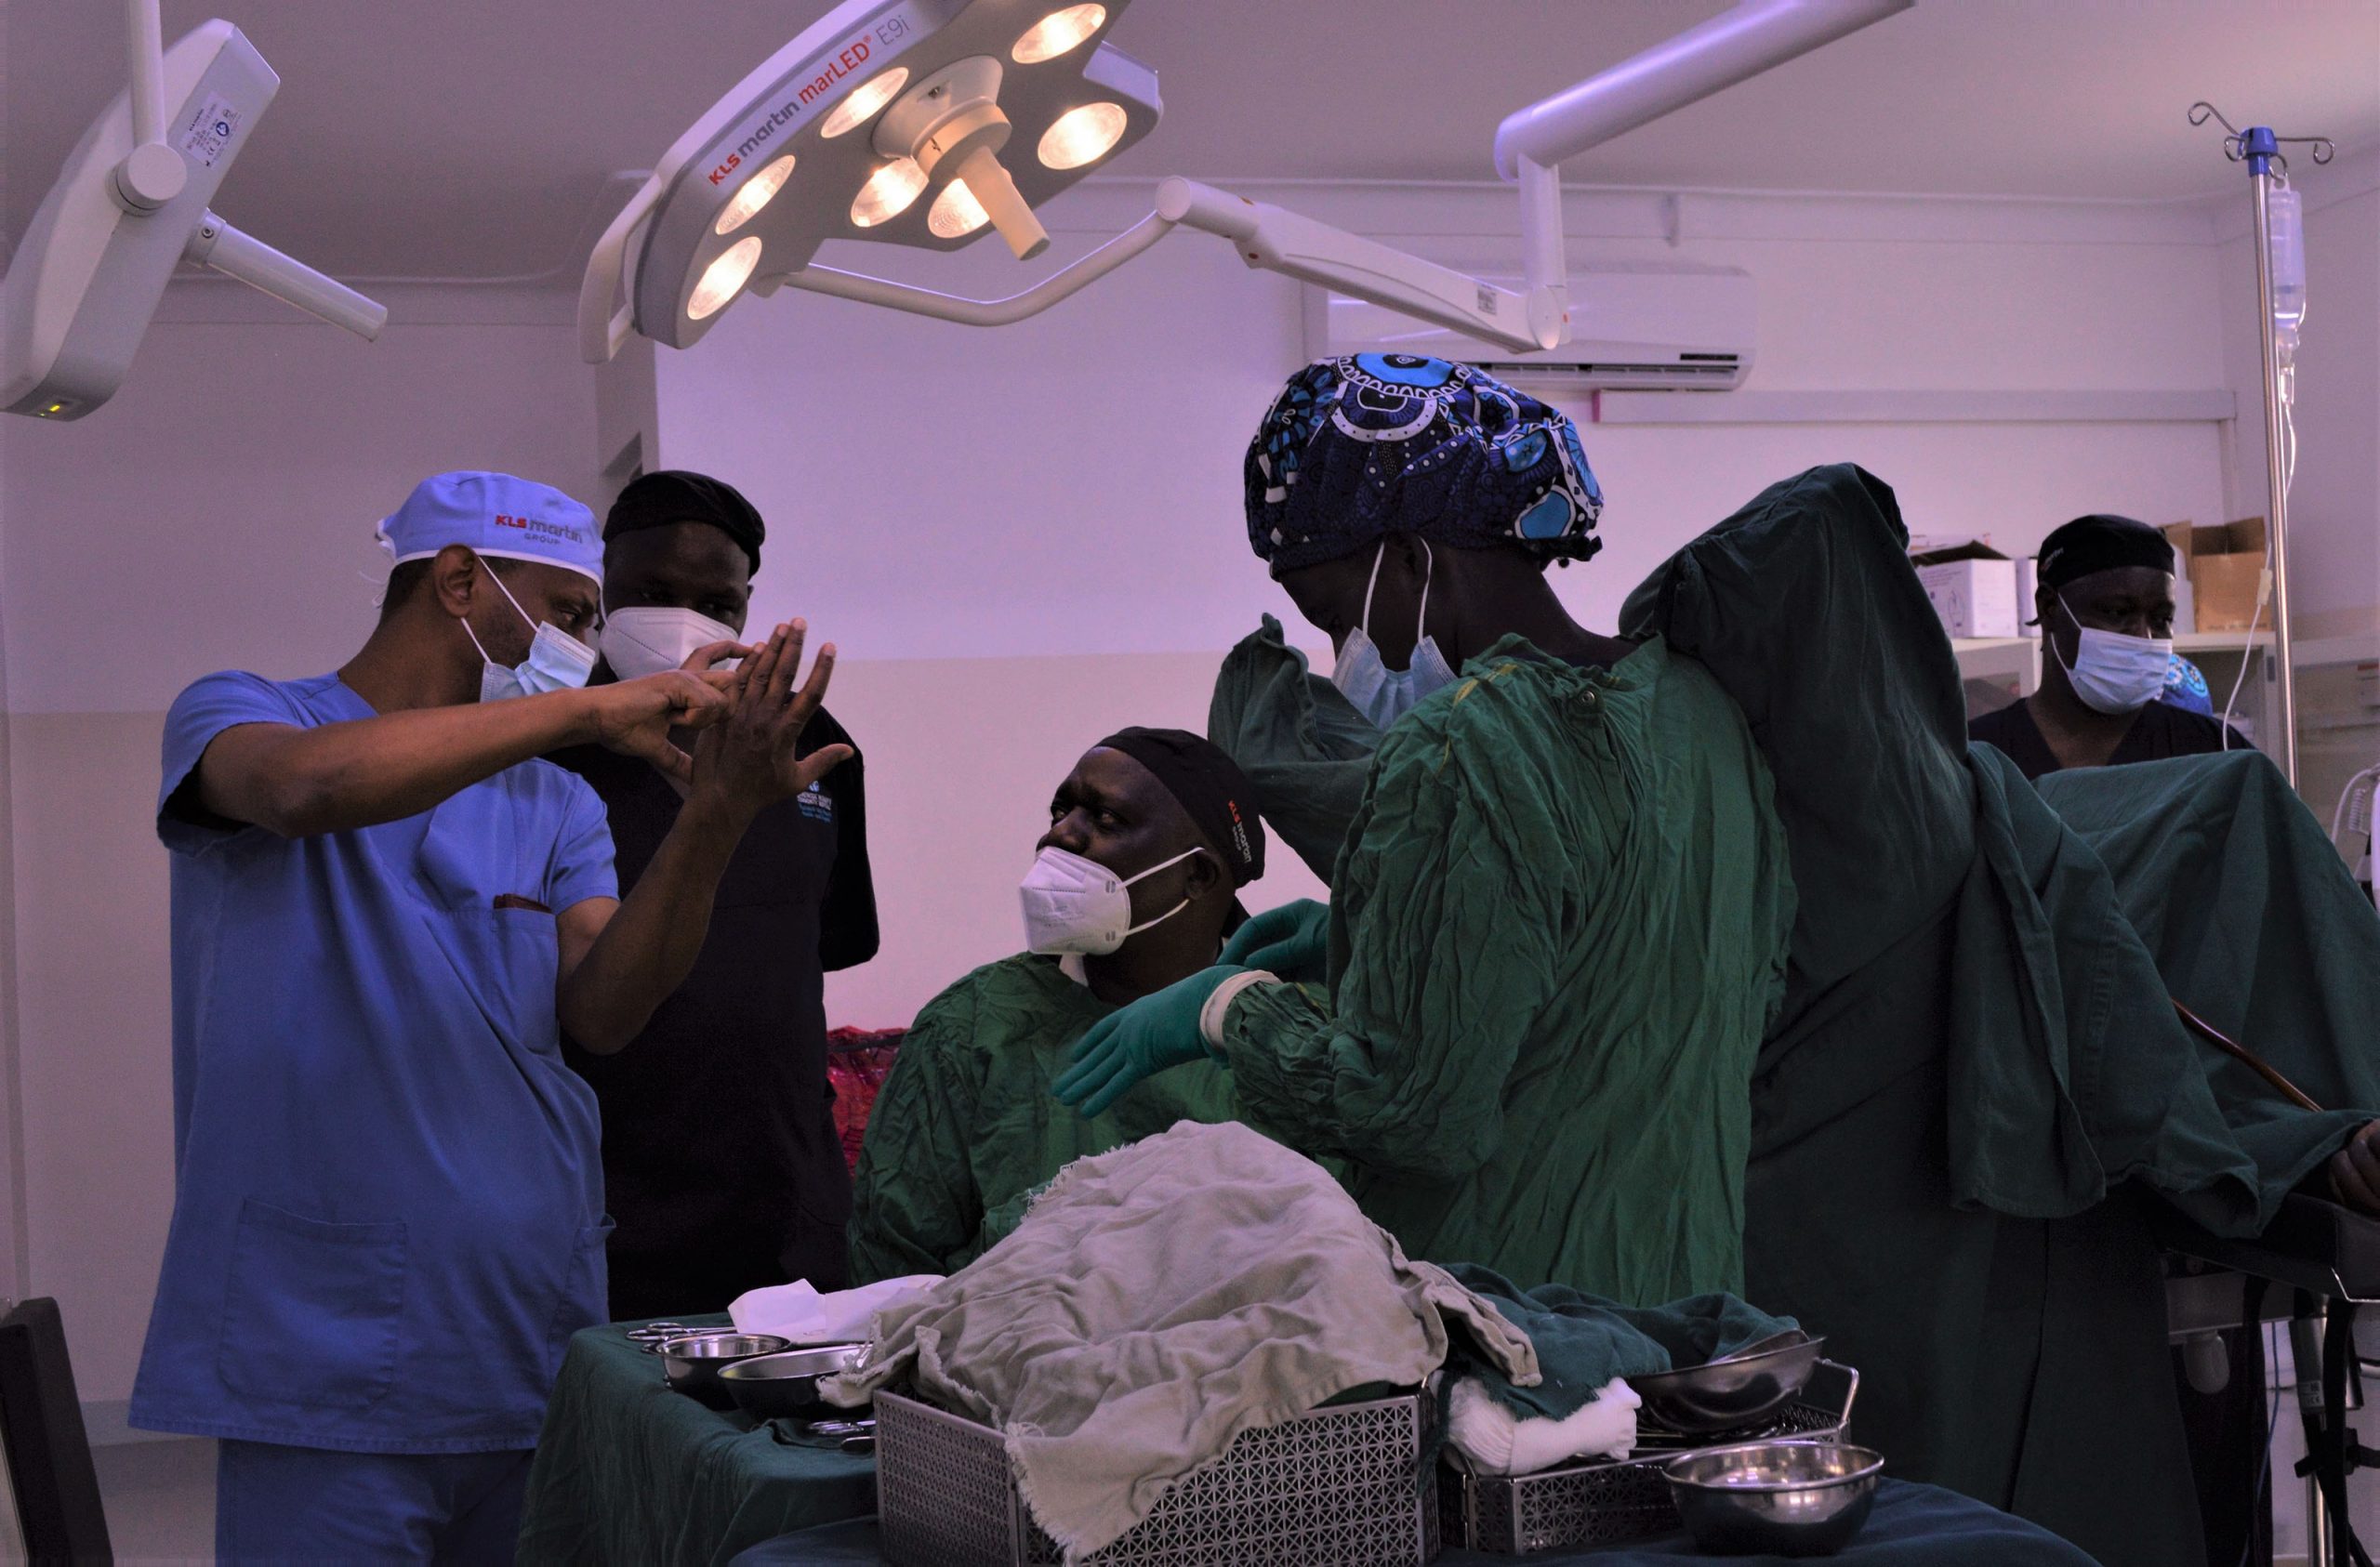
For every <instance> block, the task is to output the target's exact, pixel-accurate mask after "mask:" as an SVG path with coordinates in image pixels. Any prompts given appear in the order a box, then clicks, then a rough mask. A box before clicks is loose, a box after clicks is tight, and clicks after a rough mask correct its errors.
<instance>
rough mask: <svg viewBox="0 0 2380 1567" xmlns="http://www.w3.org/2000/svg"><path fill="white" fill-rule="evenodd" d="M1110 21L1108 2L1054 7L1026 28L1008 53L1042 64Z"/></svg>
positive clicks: (1025, 61)
mask: <svg viewBox="0 0 2380 1567" xmlns="http://www.w3.org/2000/svg"><path fill="white" fill-rule="evenodd" d="M1106 22H1107V7H1104V6H1068V7H1066V8H1065V9H1064V10H1063V11H1051V13H1050V14H1049V15H1048V16H1046V17H1043V18H1042V19H1041V20H1039V21H1037V22H1035V23H1034V24H1033V25H1032V26H1031V27H1029V28H1027V29H1025V36H1024V37H1022V38H1019V39H1018V40H1017V41H1016V46H1015V47H1014V48H1012V49H1011V50H1009V52H1008V57H1009V59H1012V60H1014V61H1016V63H1017V64H1019V65H1038V64H1040V63H1041V62H1042V61H1043V60H1045V59H1057V58H1058V57H1059V56H1060V55H1062V54H1064V53H1066V52H1067V51H1068V50H1070V49H1072V48H1073V47H1074V46H1076V45H1078V44H1079V43H1081V42H1082V41H1083V40H1084V39H1086V38H1088V37H1090V36H1091V34H1092V33H1096V32H1098V31H1099V30H1100V29H1101V28H1102V27H1103V26H1104V25H1106Z"/></svg>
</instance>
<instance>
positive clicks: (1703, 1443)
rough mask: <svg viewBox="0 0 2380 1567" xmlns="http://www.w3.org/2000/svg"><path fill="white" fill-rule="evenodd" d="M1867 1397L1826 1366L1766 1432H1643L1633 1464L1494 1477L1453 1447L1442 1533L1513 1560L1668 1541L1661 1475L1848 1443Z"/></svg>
mask: <svg viewBox="0 0 2380 1567" xmlns="http://www.w3.org/2000/svg"><path fill="white" fill-rule="evenodd" d="M1858 1393H1859V1374H1858V1372H1856V1371H1854V1370H1852V1369H1851V1368H1850V1367H1849V1366H1847V1365H1838V1364H1837V1363H1834V1362H1832V1361H1824V1360H1822V1361H1820V1362H1818V1366H1817V1368H1816V1369H1815V1370H1813V1371H1812V1372H1811V1374H1810V1380H1809V1382H1808V1384H1807V1385H1806V1386H1805V1387H1804V1388H1803V1389H1802V1391H1801V1394H1800V1395H1799V1396H1798V1397H1797V1398H1795V1399H1794V1401H1793V1402H1791V1403H1789V1404H1787V1405H1786V1406H1785V1407H1784V1408H1783V1409H1782V1410H1781V1411H1779V1412H1778V1413H1777V1414H1776V1415H1774V1416H1770V1417H1769V1418H1767V1419H1765V1420H1763V1421H1761V1422H1760V1423H1758V1424H1757V1425H1754V1426H1751V1427H1748V1428H1746V1429H1741V1430H1734V1431H1714V1432H1710V1433H1707V1434H1704V1435H1699V1436H1680V1435H1676V1434H1673V1433H1669V1432H1663V1431H1658V1430H1651V1429H1640V1430H1639V1431H1638V1433H1637V1440H1636V1452H1635V1455H1634V1456H1633V1457H1630V1458H1625V1459H1620V1460H1610V1459H1606V1460H1603V1461H1600V1462H1596V1463H1585V1464H1572V1465H1567V1466H1565V1467H1563V1468H1555V1469H1540V1470H1539V1471H1538V1472H1537V1473H1535V1474H1524V1475H1488V1474H1480V1473H1477V1472H1475V1471H1474V1470H1473V1469H1471V1468H1469V1467H1468V1466H1467V1465H1465V1463H1464V1462H1463V1459H1462V1455H1461V1454H1459V1453H1457V1452H1456V1451H1455V1450H1454V1449H1453V1448H1451V1447H1449V1448H1448V1449H1447V1460H1446V1463H1445V1465H1444V1466H1443V1467H1442V1468H1441V1469H1440V1470H1439V1477H1438V1500H1439V1508H1440V1512H1441V1514H1442V1521H1441V1528H1442V1530H1443V1532H1444V1533H1445V1534H1446V1536H1447V1538H1448V1539H1449V1540H1452V1541H1455V1542H1457V1543H1459V1544H1461V1545H1463V1546H1467V1547H1470V1548H1471V1549H1473V1550H1487V1551H1497V1552H1501V1553H1502V1554H1504V1555H1507V1556H1517V1555H1521V1554H1524V1553H1527V1552H1529V1551H1540V1550H1554V1549H1559V1548H1562V1547H1580V1546H1599V1545H1607V1544H1609V1543H1611V1542H1613V1541H1617V1540H1633V1539H1636V1538H1638V1537H1639V1536H1642V1535H1646V1534H1666V1533H1668V1532H1670V1531H1671V1530H1673V1529H1677V1528H1680V1527H1682V1526H1683V1525H1682V1522H1681V1521H1680V1520H1679V1518H1678V1515H1677V1508H1676V1506H1675V1505H1674V1504H1673V1503H1672V1502H1671V1500H1670V1489H1669V1482H1668V1481H1665V1480H1664V1479H1662V1478H1661V1466H1663V1465H1664V1464H1666V1463H1668V1462H1669V1461H1670V1460H1671V1459H1672V1458H1674V1457H1676V1456H1677V1455H1679V1454H1681V1453H1690V1452H1694V1451H1696V1450H1697V1449H1699V1448H1705V1447H1726V1446H1731V1445H1733V1444H1734V1443H1737V1442H1761V1441H1767V1440H1773V1439H1776V1438H1778V1437H1832V1436H1840V1435H1842V1434H1843V1428H1844V1426H1845V1423H1846V1422H1847V1421H1849V1420H1850V1418H1851V1405H1852V1402H1853V1401H1854V1400H1855V1399H1857V1398H1858Z"/></svg>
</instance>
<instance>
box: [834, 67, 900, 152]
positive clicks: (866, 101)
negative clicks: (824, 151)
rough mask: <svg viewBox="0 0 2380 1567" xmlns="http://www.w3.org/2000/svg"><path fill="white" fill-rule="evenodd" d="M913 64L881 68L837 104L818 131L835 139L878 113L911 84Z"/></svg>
mask: <svg viewBox="0 0 2380 1567" xmlns="http://www.w3.org/2000/svg"><path fill="white" fill-rule="evenodd" d="M908 84H909V68H908V67H907V66H906V65H896V66H894V67H893V69H892V70H890V71H879V72H877V73H876V74H875V75H873V76H871V77H869V78H868V79H867V80H866V81H865V82H862V83H861V84H860V85H859V86H857V87H855V88H853V90H852V95H851V97H849V98H847V99H843V101H842V102H840V103H838V104H837V105H835V108H834V112H832V113H829V114H828V115H827V116H826V124H824V125H820V126H819V127H818V134H819V135H820V136H823V137H825V138H827V139H828V140H830V141H831V140H833V139H834V138H836V137H839V136H840V135H842V134H843V133H844V132H845V131H847V130H851V129H853V128H854V127H856V126H858V125H862V124H864V123H866V121H868V120H871V119H874V118H875V117H876V112H877V111H878V110H879V109H881V108H883V107H884V106H885V105H886V104H888V103H890V102H892V101H893V97H894V95H895V94H897V93H899V92H900V90H901V89H902V88H903V87H905V86H908Z"/></svg>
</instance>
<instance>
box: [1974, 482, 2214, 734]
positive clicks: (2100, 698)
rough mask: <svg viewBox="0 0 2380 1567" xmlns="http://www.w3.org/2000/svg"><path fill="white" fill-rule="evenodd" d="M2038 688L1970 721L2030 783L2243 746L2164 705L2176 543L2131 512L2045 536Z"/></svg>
mask: <svg viewBox="0 0 2380 1567" xmlns="http://www.w3.org/2000/svg"><path fill="white" fill-rule="evenodd" d="M2033 610H2034V613H2035V614H2036V615H2037V616H2038V617H2039V620H2040V625H2041V628H2042V683H2041V689H2040V690H2039V691H2034V692H2033V694H2032V695H2030V696H2029V697H2026V698H2025V699H2024V700H2022V701H2020V702H2017V703H2016V704H2012V705H2010V706H2007V707H2003V708H2002V709H2001V710H2000V711H1999V712H1997V713H1989V714H1986V715H1985V716H1984V717H1982V718H1977V719H1976V720H1975V721H1974V722H1973V723H1971V724H1969V725H1968V726H1967V734H1968V737H1969V738H1970V739H1975V740H1980V741H1984V742H1986V743H1987V744H1991V745H1995V746H1998V747H1999V748H2000V749H2001V750H2002V751H2003V752H2004V753H2006V754H2007V757H2008V759H2009V760H2010V761H2012V762H2015V763H2016V767H2017V770H2019V771H2021V772H2023V773H2024V775H2025V776H2026V777H2027V778H2033V779H2038V778H2040V777H2042V776H2043V774H2045V773H2051V772H2056V771H2058V770H2062V769H2065V768H2071V767H2108V766H2113V765H2119V764H2122V763H2124V762H2148V761H2162V759H2164V758H2165V757H2193V756H2200V755H2202V754H2204V753H2206V752H2210V751H2223V750H2233V751H2245V750H2247V749H2249V748H2250V747H2249V744H2248V742H2247V740H2246V739H2245V738H2244V737H2243V736H2241V733H2240V731H2237V730H2231V731H2229V744H2228V745H2227V744H2225V733H2226V731H2225V726H2224V724H2223V723H2222V721H2221V720H2220V719H2217V718H2209V717H2208V716H2207V715H2205V714H2203V713H2195V712H2192V711H2190V710H2189V709H2188V708H2187V707H2182V706H2179V705H2177V704H2175V703H2172V702H2169V701H2166V700H2165V699H2164V692H2165V686H2166V681H2167V678H2169V676H2170V675H2171V673H2172V668H2173V659H2174V546H2172V545H2171V544H2168V543H2167V542H2166V541H2165V535H2164V534H2162V533H2159V532H2158V531H2157V530H2156V529H2154V528H2152V527H2150V526H2149V524H2148V523H2146V522H2135V521H2134V520H2132V519H2131V518H2129V517H2111V516H2092V517H2078V518H2076V519H2075V520H2073V521H2071V522H2069V523H2067V524H2066V525H2065V526H2064V527H2062V528H2060V529H2058V530H2057V531H2056V533H2052V534H2050V536H2049V537H2048V538H2047V539H2045V540H2043V543H2042V553H2041V586H2040V589H2039V591H2038V592H2037V593H2036V594H2035V596H2034V599H2033Z"/></svg>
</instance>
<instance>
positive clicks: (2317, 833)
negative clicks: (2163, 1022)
mask: <svg viewBox="0 0 2380 1567" xmlns="http://www.w3.org/2000/svg"><path fill="white" fill-rule="evenodd" d="M2034 787H2035V788H2037V789H2039V790H2040V791H2041V797H2042V798H2043V799H2044V800H2047V801H2048V802H2049V804H2050V805H2051V807H2052V808H2053V809H2055V810H2056V812H2057V813H2058V815H2059V816H2060V817H2062V818H2063V819H2064V820H2065V822H2066V823H2067V824H2068V825H2069V826H2070V827H2072V828H2073V829H2074V830H2075V831H2076V832H2078V833H2080V834H2082V835H2083V837H2084V839H2085V840H2087V841H2088V842H2089V843H2090V845H2091V848H2092V849H2093V851H2094V852H2096V854H2097V855H2098V857H2099V858H2100V860H2101V861H2102V862H2104V863H2106V865H2107V867H2108V869H2109V872H2110V873H2112V874H2113V876H2115V882H2116V893H2117V896H2118V897H2119V898H2121V899H2122V902H2123V910H2124V917H2125V919H2126V920H2127V921H2128V922H2129V923H2130V924H2131V926H2132V928H2134V929H2135V930H2136V931H2138V932H2139V933H2140V938H2141V940H2142V941H2144V942H2147V943H2148V944H2149V951H2151V952H2153V953H2154V954H2156V955H2157V968H2158V969H2159V971H2160V972H2161V973H2162V974H2163V976H2164V979H2165V984H2166V988H2167V989H2168V990H2169V991H2171V992H2172V994H2174V996H2175V998H2176V999H2178V1000H2180V1001H2182V1002H2183V1003H2185V1004H2186V1005H2188V1007H2189V1008H2190V1009H2191V1010H2192V1011H2194V1012H2196V1013H2198V1015H2199V1016H2200V1017H2202V1018H2203V1019H2205V1020H2206V1021H2208V1022H2210V1023H2212V1024H2214V1025H2215V1027H2216V1028H2218V1029H2220V1030H2222V1031H2223V1032H2224V1033H2225V1034H2229V1035H2230V1036H2231V1037H2232V1038H2233V1039H2235V1040H2237V1041H2238V1042H2239V1043H2241V1044H2242V1045H2244V1046H2246V1047H2248V1048H2249V1049H2251V1050H2253V1051H2254V1052H2255V1053H2256V1054H2257V1055H2258V1056H2261V1057H2262V1058H2264V1060H2266V1061H2268V1062H2269V1063H2270V1064H2271V1065H2273V1066H2274V1067H2277V1068H2278V1069H2280V1071H2281V1074H2282V1075H2283V1076H2285V1077H2287V1078H2288V1079H2289V1080H2290V1081H2291V1082H2293V1083H2294V1084H2296V1085H2297V1086H2298V1087H2299V1088H2301V1089H2303V1090H2304V1091H2305V1092H2306V1093H2307V1095H2308V1096H2309V1097H2311V1098H2312V1099H2313V1100H2314V1102H2315V1103H2317V1104H2321V1105H2346V1106H2371V1105H2380V911H2375V910H2374V909H2373V906H2372V900H2371V899H2370V898H2369V897H2367V896H2366V895H2365V893H2364V891H2363V889H2362V888H2361V887H2360V886H2358V885H2357V884H2356V880H2355V877H2354V876H2353V875H2352V874H2351V873H2350V872H2349V871H2348V870H2347V863H2346V862H2345V861H2344V860H2342V859H2340V858H2339V853H2338V850H2337V849H2334V847H2332V844H2331V836H2330V834H2329V832H2328V831H2327V830H2326V828H2325V826H2324V824H2323V823H2321V822H2320V821H2318V820H2317V819H2316V818H2315V816H2314V814H2313V813H2312V812H2311V811H2309V810H2307V809H2306V806H2305V804H2304V802H2303V801H2301V800H2300V799H2299V798H2298V797H2297V794H2296V792H2295V791H2294V790H2293V789H2291V788H2290V786H2289V783H2288V780H2286V779H2284V778H2283V777H2282V776H2281V770H2280V769H2279V768H2277V767H2275V766H2273V764H2272V762H2271V760H2270V759H2269V758H2268V757H2266V756H2265V754H2264V753H2263V752H2261V751H2234V752H2231V753H2229V754H2228V755H2217V756H2209V757H2176V758H2175V759H2173V760H2171V761H2161V762H2142V763H2139V764H2138V765H2136V766H2133V767H2125V768H2086V769H2079V770H2072V771H2068V772H2053V773H2051V774H2049V775H2048V776H2047V777H2044V778H2043V779H2041V780H2040V781H2039V782H2038V783H2036V784H2034ZM2198 1050H2199V1060H2200V1062H2201V1063H2202V1065H2204V1067H2205V1068H2206V1070H2207V1073H2208V1074H2209V1076H2210V1078H2211V1079H2212V1080H2213V1082H2214V1084H2215V1097H2216V1098H2217V1099H2218V1100H2221V1101H2222V1103H2223V1106H2224V1112H2225V1114H2226V1116H2227V1118H2228V1119H2229V1120H2230V1122H2231V1124H2232V1127H2233V1130H2234V1131H2235V1132H2237V1133H2238V1134H2239V1135H2240V1137H2241V1141H2242V1142H2243V1143H2244V1144H2245V1145H2246V1146H2247V1147H2248V1148H2249V1149H2250V1150H2251V1152H2255V1153H2256V1154H2257V1161H2258V1163H2259V1165H2266V1164H2273V1163H2281V1162H2285V1161H2286V1159H2287V1157H2288V1152H2287V1149H2286V1148H2285V1147H2284V1148H2283V1149H2281V1150H2280V1151H2279V1152H2274V1151H2273V1150H2271V1149H2270V1148H2269V1147H2268V1143H2267V1141H2266V1139H2268V1137H2270V1136H2272V1135H2273V1134H2274V1133H2275V1132H2276V1130H2279V1129H2281V1128H2284V1127H2285V1126H2287V1124H2290V1123H2294V1122H2295V1121H2296V1120H2297V1119H2298V1116H2299V1113H2298V1112H2296V1111H2294V1110H2292V1109H2290V1108H2289V1107H2288V1106H2287V1105H2286V1104H2284V1103H2283V1102H2282V1101H2281V1099H2280V1098H2279V1097H2278V1096H2277V1095H2276V1094H2275V1093H2274V1092H2273V1090H2272V1089H2271V1087H2269V1086H2268V1085H2267V1084H2266V1083H2265V1081H2264V1079H2262V1078H2261V1077H2258V1076H2257V1075H2256V1074H2255V1073H2254V1072H2251V1071H2250V1070H2249V1069H2248V1068H2246V1067H2244V1066H2242V1065H2241V1064H2240V1063H2239V1062H2237V1061H2235V1060H2231V1059H2230V1058H2229V1057H2228V1056H2225V1055H2223V1054H2221V1053H2220V1052H2218V1051H2216V1050H2215V1048H2214V1047H2211V1046H2207V1045H2201V1046H2199V1047H2198Z"/></svg>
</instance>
